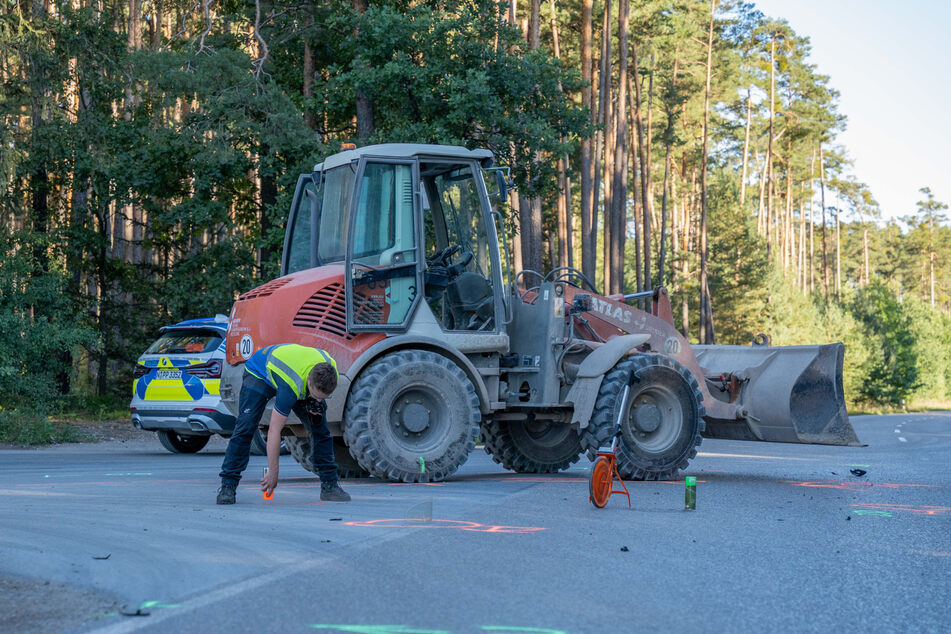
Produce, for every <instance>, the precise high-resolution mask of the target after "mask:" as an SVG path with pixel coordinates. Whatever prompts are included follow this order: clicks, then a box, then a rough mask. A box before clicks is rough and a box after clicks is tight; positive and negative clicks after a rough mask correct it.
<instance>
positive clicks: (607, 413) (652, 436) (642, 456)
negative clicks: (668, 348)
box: [581, 354, 706, 480]
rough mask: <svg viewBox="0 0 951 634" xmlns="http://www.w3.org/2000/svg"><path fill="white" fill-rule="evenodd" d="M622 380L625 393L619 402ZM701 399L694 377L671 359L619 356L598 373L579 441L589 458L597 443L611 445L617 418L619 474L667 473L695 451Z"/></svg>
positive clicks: (654, 476)
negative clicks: (589, 413)
mask: <svg viewBox="0 0 951 634" xmlns="http://www.w3.org/2000/svg"><path fill="white" fill-rule="evenodd" d="M628 385H629V386H630V390H629V391H628V394H627V398H626V399H624V403H621V400H622V398H624V388H625V387H626V386H628ZM702 399H703V395H702V394H701V393H700V387H699V385H698V384H697V380H696V379H695V378H694V377H693V375H692V374H690V371H689V370H687V368H685V367H684V366H683V365H681V364H680V363H678V362H677V361H676V360H674V359H671V358H670V357H667V356H664V355H659V354H636V355H633V356H629V357H625V358H623V359H621V361H619V362H618V363H617V365H615V366H614V368H613V369H612V370H611V371H610V372H608V373H607V374H606V375H605V376H604V380H603V381H602V382H601V389H600V390H599V391H598V398H597V400H596V401H595V406H594V413H593V414H592V416H591V421H590V422H589V423H588V426H587V427H586V428H585V429H584V430H583V431H582V437H581V444H582V446H583V447H584V450H585V451H586V452H587V454H588V457H589V458H591V459H592V460H594V459H595V457H596V454H597V451H598V449H599V448H600V447H603V446H607V445H610V444H611V438H612V436H613V434H614V432H615V429H616V425H617V421H618V418H620V419H621V435H620V437H619V438H618V450H617V468H618V473H619V474H620V476H621V477H622V478H624V479H633V480H665V479H668V478H671V477H673V476H675V475H676V474H677V472H678V471H679V470H681V469H686V468H687V464H688V463H689V461H690V460H691V459H692V458H694V457H695V456H696V455H697V446H698V445H700V442H701V440H702V438H701V437H700V432H702V431H703V430H704V429H705V426H706V425H705V423H704V420H703V406H702V405H701V401H702ZM622 407H623V408H625V411H623V412H622V411H621V408H622Z"/></svg>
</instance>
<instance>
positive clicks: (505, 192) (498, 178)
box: [495, 170, 509, 201]
mask: <svg viewBox="0 0 951 634" xmlns="http://www.w3.org/2000/svg"><path fill="white" fill-rule="evenodd" d="M495 184H496V186H498V188H499V198H501V199H502V200H503V201H505V200H508V198H509V186H508V183H506V182H505V174H503V173H502V170H497V171H496V172H495Z"/></svg>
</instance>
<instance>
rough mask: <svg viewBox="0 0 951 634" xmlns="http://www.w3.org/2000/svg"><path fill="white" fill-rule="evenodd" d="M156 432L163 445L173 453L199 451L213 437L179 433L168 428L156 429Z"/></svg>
mask: <svg viewBox="0 0 951 634" xmlns="http://www.w3.org/2000/svg"><path fill="white" fill-rule="evenodd" d="M155 434H156V435H157V436H158V439H159V442H160V443H162V446H163V447H165V448H166V449H168V450H169V451H171V452H172V453H198V452H199V451H201V450H202V449H203V448H204V447H205V445H207V444H208V441H209V440H210V439H211V436H197V435H192V434H179V433H178V432H175V431H171V430H168V429H159V430H156V432H155Z"/></svg>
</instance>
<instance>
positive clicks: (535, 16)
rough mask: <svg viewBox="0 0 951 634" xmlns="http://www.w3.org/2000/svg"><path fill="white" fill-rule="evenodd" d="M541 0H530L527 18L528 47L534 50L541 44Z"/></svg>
mask: <svg viewBox="0 0 951 634" xmlns="http://www.w3.org/2000/svg"><path fill="white" fill-rule="evenodd" d="M541 12H542V2H541V0H532V9H531V15H530V16H529V20H528V48H529V49H531V50H533V51H534V50H535V49H536V48H538V47H539V45H540V44H541Z"/></svg>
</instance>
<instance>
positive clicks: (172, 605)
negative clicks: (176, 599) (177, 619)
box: [139, 601, 182, 610]
mask: <svg viewBox="0 0 951 634" xmlns="http://www.w3.org/2000/svg"><path fill="white" fill-rule="evenodd" d="M180 607H182V606H181V605H180V604H178V603H162V602H161V601H146V602H145V603H143V604H142V605H140V606H139V609H140V610H147V609H149V608H180Z"/></svg>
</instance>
